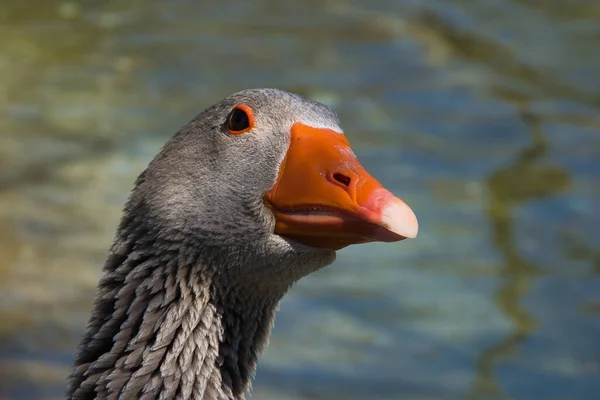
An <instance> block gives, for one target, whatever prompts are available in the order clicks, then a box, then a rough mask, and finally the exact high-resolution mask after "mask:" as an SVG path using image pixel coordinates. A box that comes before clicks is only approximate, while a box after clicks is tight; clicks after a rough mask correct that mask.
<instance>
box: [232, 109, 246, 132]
mask: <svg viewBox="0 0 600 400" xmlns="http://www.w3.org/2000/svg"><path fill="white" fill-rule="evenodd" d="M249 126H250V121H248V116H247V115H246V113H245V112H244V111H242V110H239V109H236V110H233V112H232V113H231V117H229V129H230V130H232V131H243V130H244V129H246V128H248V127H249Z"/></svg>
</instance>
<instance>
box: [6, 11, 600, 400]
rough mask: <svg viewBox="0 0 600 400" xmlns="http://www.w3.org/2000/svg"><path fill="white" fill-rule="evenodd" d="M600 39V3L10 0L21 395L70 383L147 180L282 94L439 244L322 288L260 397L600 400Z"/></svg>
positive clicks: (11, 217)
mask: <svg viewBox="0 0 600 400" xmlns="http://www.w3.org/2000/svg"><path fill="white" fill-rule="evenodd" d="M599 49H600V3H598V2H597V0H579V1H558V0H537V1H536V0H486V1H483V0H478V1H474V0H473V1H468V0H432V1H428V2H418V1H408V0H407V1H393V2H392V1H385V0H369V1H367V0H362V1H360V0H354V1H343V0H328V1H304V2H292V1H266V0H263V1H261V0H255V1H239V0H238V1H223V2H199V1H192V0H187V1H184V0H170V1H148V0H146V1H141V0H129V1H125V0H112V1H103V2H94V1H84V0H81V1H63V2H60V1H51V0H33V1H23V0H20V1H18V0H3V1H2V3H1V5H0V77H1V78H0V398H1V399H3V400H5V399H11V400H16V399H19V400H20V399H26V400H29V399H53V398H60V396H61V394H62V392H63V389H64V379H65V376H66V375H67V374H68V372H69V368H70V363H71V360H72V358H73V356H74V349H75V347H76V345H77V342H78V340H79V337H80V335H81V333H82V330H83V328H84V325H85V323H86V321H87V318H88V313H89V310H90V306H91V301H92V296H93V294H94V291H95V285H96V283H97V280H98V278H99V275H100V268H101V266H102V263H103V261H104V257H105V255H106V251H107V249H108V247H109V245H110V242H111V240H112V236H113V234H114V230H115V228H116V224H117V221H118V219H119V216H120V212H121V207H122V205H123V203H124V201H125V199H126V197H127V194H128V191H129V190H130V188H131V186H132V182H133V180H134V179H135V177H136V176H137V174H138V173H139V172H140V171H141V170H142V169H143V168H144V166H145V165H146V163H147V162H148V161H149V160H150V159H151V158H152V157H153V155H154V154H155V153H156V152H157V150H158V149H159V147H160V146H161V145H162V144H163V143H164V142H165V141H166V140H167V139H168V138H169V137H170V136H171V135H172V134H173V133H174V132H175V131H176V130H177V129H178V128H179V127H180V126H181V125H183V124H185V123H186V122H187V121H188V120H189V119H191V118H192V117H193V116H194V115H195V114H196V113H197V112H199V111H201V110H202V109H203V108H205V107H207V106H208V105H210V104H212V103H213V102H215V101H217V100H219V99H220V98H222V97H224V96H225V95H227V94H229V93H231V92H234V91H237V90H239V89H242V88H247V87H265V86H266V87H279V88H282V89H286V90H290V91H294V92H298V93H301V94H304V95H307V96H310V97H313V98H315V99H317V100H320V101H322V102H325V103H327V104H329V105H331V106H332V107H333V108H334V109H335V110H336V111H337V112H338V113H339V115H340V118H341V120H342V124H343V126H344V128H345V131H346V134H347V136H348V137H349V139H350V142H351V143H352V145H353V147H354V149H355V152H356V153H357V155H358V157H359V159H360V160H361V161H362V162H363V164H364V165H365V166H366V167H367V169H368V170H370V172H372V174H373V175H375V176H376V177H377V178H378V179H379V180H380V181H381V182H382V183H383V184H384V185H385V186H387V187H389V188H390V189H391V190H392V191H394V192H395V193H396V194H398V195H399V196H400V197H401V198H403V199H404V200H405V201H407V202H408V203H409V204H410V205H411V206H412V207H413V209H414V210H415V212H416V213H417V215H418V217H419V221H420V233H419V237H418V239H417V240H411V241H404V242H402V243H400V244H393V245H390V244H369V245H363V246H355V247H350V248H348V249H345V250H344V251H342V252H340V254H339V256H338V260H337V261H336V263H335V264H334V265H332V266H331V267H328V268H326V269H324V270H322V271H320V272H318V273H315V274H314V275H311V276H309V277H307V278H306V279H304V280H302V281H301V282H299V283H298V284H297V285H296V286H295V287H294V289H293V290H292V292H291V293H290V294H289V295H288V296H287V297H286V299H285V301H284V302H283V303H282V305H281V310H280V312H279V314H278V318H277V321H276V327H275V329H274V331H273V335H272V337H271V343H270V345H269V347H268V348H267V350H266V351H265V353H264V355H263V358H262V359H261V364H260V366H259V369H258V373H257V378H256V381H255V383H254V388H255V391H254V395H253V398H255V399H282V400H288V399H290V400H291V399H350V400H352V399H386V400H387V399H410V400H413V399H415V400H417V399H419V400H423V399H443V400H446V399H466V400H476V399H482V400H488V399H494V400H495V399H498V400H505V399H518V400H532V399H542V400H546V399H549V400H550V399H552V400H584V399H590V400H597V399H598V398H600V228H599V226H600V212H599V211H598V210H599V209H600V50H599Z"/></svg>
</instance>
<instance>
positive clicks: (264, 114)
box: [66, 89, 418, 400]
mask: <svg viewBox="0 0 600 400" xmlns="http://www.w3.org/2000/svg"><path fill="white" fill-rule="evenodd" d="M417 231H418V222H417V218H416V216H415V214H414V212H413V211H412V210H411V208H410V207H409V206H408V205H407V204H406V203H405V202H403V201H402V200H400V199H399V198H397V197H395V196H394V195H393V194H392V193H391V192H389V191H388V190H386V189H385V188H384V187H383V186H382V185H381V184H380V183H379V182H378V181H377V180H376V179H375V178H373V177H372V176H371V175H369V173H368V172H367V171H366V170H365V168H364V167H363V166H362V165H361V164H360V163H359V161H358V160H357V158H356V156H355V155H354V153H353V151H352V149H351V148H350V145H349V142H348V140H347V138H346V136H345V135H344V134H343V131H342V129H341V127H340V122H339V119H338V117H337V115H336V114H335V113H334V112H333V111H332V110H331V109H330V108H328V107H327V106H325V105H323V104H321V103H318V102H315V101H313V100H310V99H308V98H306V97H303V96H300V95H297V94H292V93H289V92H286V91H282V90H278V89H247V90H243V91H240V92H237V93H234V94H232V95H230V96H229V97H227V98H225V99H224V100H222V101H220V102H218V103H216V104H215V105H213V106H211V107H209V108H208V109H206V110H205V111H203V112H201V113H200V114H198V115H197V116H196V117H195V118H193V119H192V120H191V122H189V123H188V124H187V125H186V126H184V127H183V128H181V129H180V130H179V132H178V133H176V134H175V135H174V136H173V137H172V138H171V139H170V140H169V141H168V142H167V143H166V144H165V145H164V147H163V148H162V149H161V150H160V152H159V154H158V155H157V156H156V157H155V158H154V159H153V160H152V161H151V162H150V163H149V165H148V166H147V168H146V170H145V171H143V172H142V173H141V174H140V175H139V176H138V178H137V180H136V181H135V184H134V189H133V190H132V191H131V193H130V195H129V198H128V200H127V202H126V204H125V207H124V211H123V215H122V219H121V221H120V224H119V226H118V228H117V232H116V235H115V238H114V241H113V244H112V246H111V248H110V250H109V253H108V256H107V259H106V262H105V265H104V267H103V276H102V277H101V279H100V281H99V283H98V288H97V294H96V296H95V300H94V304H93V309H92V312H91V317H90V319H89V322H88V325H87V328H86V330H85V333H84V334H83V337H82V339H81V342H80V344H79V347H78V352H77V355H76V357H75V361H74V366H73V370H72V373H71V375H70V377H69V378H68V388H67V392H66V396H67V398H68V399H77V400H90V399H142V400H149V399H180V400H186V399H196V400H198V399H205V400H216V399H219V400H221V399H225V400H229V399H235V400H241V399H244V396H245V395H246V394H247V392H248V391H249V390H250V386H251V380H252V379H253V376H254V373H255V369H256V364H257V358H258V356H259V355H260V353H261V351H262V350H263V348H264V347H265V345H266V343H267V340H268V337H269V334H270V331H271V328H272V326H273V321H274V317H275V311H276V309H277V307H278V303H279V302H280V300H281V299H282V297H283V296H284V294H285V293H286V292H287V291H288V289H289V288H290V287H291V286H292V284H293V283H294V282H296V281H298V280H299V279H300V278H302V277H304V276H306V275H307V274H310V273H311V272H314V271H317V270H318V269H320V268H322V267H324V266H326V265H328V264H331V263H332V262H333V261H334V259H335V254H336V251H337V250H340V249H342V248H344V247H346V246H349V245H352V244H359V243H367V242H372V241H380V242H396V241H400V240H403V239H406V238H414V237H415V236H416V235H417Z"/></svg>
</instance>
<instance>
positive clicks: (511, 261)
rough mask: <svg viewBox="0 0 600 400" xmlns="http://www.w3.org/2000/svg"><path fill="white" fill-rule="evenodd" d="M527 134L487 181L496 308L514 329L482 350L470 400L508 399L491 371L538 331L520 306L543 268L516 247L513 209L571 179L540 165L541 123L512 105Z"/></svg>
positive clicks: (525, 109)
mask: <svg viewBox="0 0 600 400" xmlns="http://www.w3.org/2000/svg"><path fill="white" fill-rule="evenodd" d="M514 105H515V107H517V108H518V109H519V110H520V115H521V119H522V121H523V123H524V124H525V125H526V126H527V128H528V131H529V132H530V133H531V140H532V144H531V146H529V147H527V148H525V149H523V150H522V151H521V152H520V153H519V154H518V155H517V157H516V158H515V161H514V163H513V164H510V165H508V166H507V167H505V168H502V169H500V170H498V171H496V172H495V173H493V174H492V175H490V177H489V178H488V179H487V180H486V183H487V185H488V188H489V193H490V200H489V203H488V207H487V214H488V216H489V218H490V220H491V221H492V228H493V236H492V237H493V242H494V245H495V246H496V248H497V249H498V251H499V252H500V254H501V255H502V257H503V269H502V271H501V276H502V277H503V278H504V279H503V280H504V283H503V284H502V287H501V288H500V289H499V290H498V291H497V293H496V295H495V299H496V302H497V304H498V306H499V307H500V309H501V310H502V311H503V312H504V313H505V314H506V315H507V316H508V317H509V318H510V320H511V321H512V322H513V325H514V331H513V332H512V334H511V335H509V336H508V337H507V338H506V339H504V340H503V341H501V342H500V343H498V344H496V345H494V346H492V347H490V348H489V349H487V350H485V351H483V352H482V354H481V356H480V357H479V359H478V360H477V378H476V380H475V382H474V385H473V390H472V391H471V393H470V394H469V397H468V398H469V399H473V400H474V399H482V398H485V399H509V398H510V397H509V396H507V394H506V393H504V391H503V390H502V388H501V386H500V384H499V382H498V380H497V379H496V377H495V375H496V374H495V368H496V367H497V366H498V365H499V364H500V363H501V362H502V361H503V360H504V359H506V358H509V357H511V356H512V355H514V354H515V353H517V352H518V346H519V344H520V343H521V342H522V341H524V340H525V339H527V337H528V336H529V335H530V334H531V332H532V331H533V330H534V329H535V327H536V321H535V317H534V316H533V315H531V314H530V313H529V312H528V311H527V310H526V309H525V307H524V306H523V305H522V304H521V300H522V299H523V297H524V296H525V295H527V294H528V292H529V290H530V288H531V286H532V285H533V283H534V282H535V279H536V278H537V277H538V276H539V275H540V274H541V273H542V272H543V270H542V268H540V267H539V266H537V265H535V264H534V263H532V262H529V261H527V260H525V258H524V257H523V256H522V255H521V254H520V250H519V248H518V246H517V245H516V243H515V238H514V231H515V229H516V227H515V223H514V218H515V216H514V211H515V209H516V208H517V207H519V205H521V204H523V203H527V202H529V201H532V200H537V199H540V198H544V197H546V196H551V195H553V194H558V193H561V192H563V191H565V190H566V189H567V188H568V186H569V182H570V175H569V173H568V172H567V171H565V170H563V169H562V168H560V167H559V166H556V165H549V164H547V163H545V162H544V156H545V155H546V154H547V153H548V144H547V141H546V140H545V139H544V133H543V131H542V123H541V121H540V119H539V117H538V116H536V115H535V114H533V113H532V112H531V110H530V109H529V108H528V107H527V104H526V103H522V102H520V103H515V104H514Z"/></svg>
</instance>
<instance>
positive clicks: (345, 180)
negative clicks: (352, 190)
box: [333, 173, 350, 187]
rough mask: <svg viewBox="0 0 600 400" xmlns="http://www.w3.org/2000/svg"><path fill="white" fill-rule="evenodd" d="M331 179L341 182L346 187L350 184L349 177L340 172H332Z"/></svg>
mask: <svg viewBox="0 0 600 400" xmlns="http://www.w3.org/2000/svg"><path fill="white" fill-rule="evenodd" d="M333 179H335V180H336V181H338V182H339V183H341V184H342V185H344V186H346V187H348V186H350V177H348V176H346V175H343V174H340V173H335V174H333Z"/></svg>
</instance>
